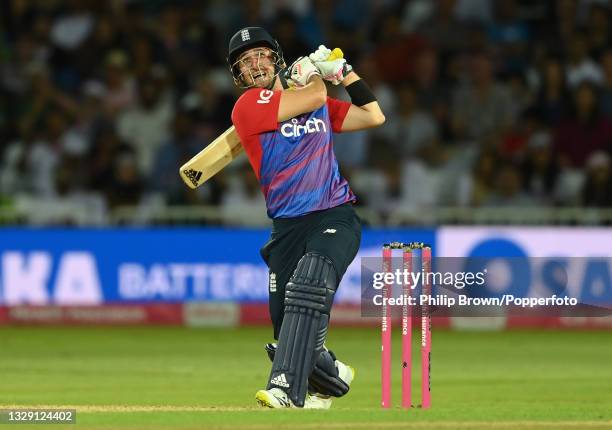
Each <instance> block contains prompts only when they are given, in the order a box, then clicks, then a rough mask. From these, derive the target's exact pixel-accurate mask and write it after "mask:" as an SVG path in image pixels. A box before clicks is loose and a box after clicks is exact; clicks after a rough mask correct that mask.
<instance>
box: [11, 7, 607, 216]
mask: <svg viewBox="0 0 612 430" xmlns="http://www.w3.org/2000/svg"><path fill="white" fill-rule="evenodd" d="M610 7H611V6H610V4H609V2H608V1H601V0H549V1H520V0H496V1H488V0H437V1H428V0H413V1H406V2H404V1H393V0H377V1H368V0H337V1H333V0H313V1H307V0H301V1H295V0H293V1H285V0H261V1H260V0H248V1H247V0H245V1H241V2H227V1H223V0H218V1H201V0H192V1H162V0H157V1H155V0H146V1H145V0H142V1H136V0H134V1H130V0H109V1H105V2H99V1H96V0H7V1H3V2H2V3H1V4H0V15H1V18H0V59H1V60H0V207H5V208H6V207H11V206H19V207H26V208H29V210H30V211H31V212H47V213H48V211H49V210H50V209H49V208H52V207H54V206H55V205H58V204H59V205H65V204H73V205H86V206H88V207H89V208H97V211H98V212H100V213H102V214H103V213H105V212H108V211H110V210H113V209H116V208H120V207H124V206H139V205H140V206H141V207H148V206H147V205H149V206H150V205H161V206H169V205H193V204H197V205H213V206H216V207H219V208H221V209H223V208H228V209H232V208H234V209H235V208H252V207H253V206H257V207H258V208H260V211H261V212H263V213H264V214H265V206H264V202H263V199H262V197H261V193H260V191H259V189H258V185H257V182H256V179H255V176H254V175H253V173H252V172H251V169H250V166H249V165H248V162H247V161H246V158H244V159H243V160H242V161H241V162H237V163H235V164H234V165H232V166H231V167H230V168H228V169H226V170H225V171H224V172H223V173H222V174H220V175H218V176H217V177H215V178H214V179H213V180H211V181H210V182H209V183H207V184H206V185H205V186H203V187H201V188H200V189H198V190H197V191H193V190H190V189H188V188H187V187H186V186H185V185H184V184H183V183H182V182H181V180H180V178H179V176H178V167H179V166H180V165H181V164H182V163H183V162H184V161H186V160H187V159H189V158H190V157H191V156H193V155H194V154H196V153H197V152H198V151H199V150H200V149H202V148H203V147H204V146H206V145H207V144H208V143H209V142H211V141H212V140H213V139H214V138H215V137H216V136H217V135H219V134H221V133H222V132H223V131H224V130H225V129H226V128H227V127H229V126H230V125H231V110H232V107H233V103H234V101H235V100H236V98H237V97H238V96H239V95H240V91H239V90H238V89H236V88H235V87H234V86H233V82H232V80H231V76H230V74H229V71H228V67H227V64H226V63H225V56H226V50H227V42H228V40H229V37H230V36H231V35H232V34H233V33H234V32H235V31H236V30H237V29H239V28H241V27H244V26H247V25H261V26H263V27H265V28H267V29H268V30H269V31H270V33H271V34H272V35H273V36H274V37H276V38H277V39H278V41H279V42H280V44H281V46H282V48H283V53H284V56H285V60H286V61H287V63H288V64H290V63H291V62H292V61H294V60H295V59H296V58H297V57H299V56H301V55H306V54H308V53H309V52H311V51H313V50H314V49H316V48H317V46H318V45H319V44H320V43H325V44H326V45H327V46H329V47H336V46H338V47H341V48H342V49H343V51H344V53H345V57H346V58H347V60H348V61H349V62H350V63H351V64H352V65H353V67H354V69H355V70H356V71H357V73H359V74H360V75H361V76H362V77H364V78H365V79H366V81H367V82H368V83H369V84H370V86H371V87H372V88H373V89H374V91H375V93H376V95H377V97H378V99H379V101H380V103H381V106H382V108H383V110H384V112H385V114H386V118H387V122H386V123H385V125H384V126H383V127H380V128H379V129H375V130H373V131H370V132H359V133H347V134H339V135H336V137H335V149H336V154H337V157H338V160H339V162H340V166H341V170H342V173H343V174H344V175H345V176H346V177H347V178H348V179H349V181H350V183H351V186H352V188H353V189H354V191H355V193H356V194H357V196H358V198H359V204H360V205H362V206H364V207H367V208H370V209H372V210H376V211H391V210H393V209H395V208H398V207H399V208H414V207H418V208H423V207H425V208H427V207H433V208H435V207H447V206H460V207H534V206H535V207H550V206H555V207H557V206H558V207H564V206H565V207H574V206H583V207H610V206H612V165H611V158H610V156H611V149H612V122H611V121H612V45H611V43H610V35H611V31H612V26H611V20H610ZM329 94H330V95H331V96H333V97H338V98H344V99H346V98H347V95H346V93H345V91H344V90H343V88H342V87H341V86H338V87H333V88H330V89H329ZM240 212H241V213H243V214H244V211H243V209H240Z"/></svg>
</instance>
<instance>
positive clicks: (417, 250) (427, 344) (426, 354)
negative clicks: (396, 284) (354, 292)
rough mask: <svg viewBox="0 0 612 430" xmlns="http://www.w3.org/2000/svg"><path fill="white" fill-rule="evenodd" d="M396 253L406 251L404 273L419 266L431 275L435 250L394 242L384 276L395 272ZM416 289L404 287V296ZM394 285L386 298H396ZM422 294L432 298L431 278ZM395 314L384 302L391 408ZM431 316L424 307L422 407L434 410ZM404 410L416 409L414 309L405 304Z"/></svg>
mask: <svg viewBox="0 0 612 430" xmlns="http://www.w3.org/2000/svg"><path fill="white" fill-rule="evenodd" d="M394 249H401V250H402V257H403V258H402V262H403V269H405V270H407V271H408V272H412V270H413V268H418V267H419V263H420V265H421V270H422V272H423V273H424V274H426V273H429V272H431V247H430V246H429V245H425V244H423V243H422V242H413V243H402V242H392V243H386V244H384V245H383V250H382V254H383V261H382V266H383V272H392V271H393V263H392V256H393V250H394ZM411 287H412V285H410V284H408V283H404V284H402V294H403V295H404V296H405V297H410V295H411V292H412V288H411ZM392 288H393V286H392V285H385V286H384V287H383V291H382V293H383V298H385V299H388V298H389V297H392V296H393V292H392ZM422 294H423V295H426V296H429V295H431V285H430V284H429V277H428V276H424V277H423V282H422ZM391 320H392V312H391V310H390V309H389V308H388V306H387V301H386V300H383V306H382V326H381V329H382V331H381V340H382V348H381V351H382V367H381V369H382V374H381V382H382V384H381V385H382V402H381V404H382V407H383V408H390V407H391V327H392V322H391ZM430 372H431V314H430V309H429V306H428V305H423V306H422V307H421V407H422V408H424V409H427V408H429V407H431V374H430ZM401 404H402V408H410V407H412V309H411V306H410V305H408V303H406V301H405V302H404V304H403V305H402V403H401Z"/></svg>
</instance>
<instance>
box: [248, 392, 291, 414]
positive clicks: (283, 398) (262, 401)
mask: <svg viewBox="0 0 612 430" xmlns="http://www.w3.org/2000/svg"><path fill="white" fill-rule="evenodd" d="M255 400H257V403H259V405H260V406H262V407H264V408H272V409H282V408H296V407H297V406H295V405H294V404H293V402H292V401H291V399H290V398H289V396H288V395H287V393H285V392H284V391H283V390H281V389H280V388H270V389H269V390H259V391H258V392H257V393H255Z"/></svg>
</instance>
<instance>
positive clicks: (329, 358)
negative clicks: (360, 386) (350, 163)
mask: <svg viewBox="0 0 612 430" xmlns="http://www.w3.org/2000/svg"><path fill="white" fill-rule="evenodd" d="M330 58H333V57H332V56H331V50H330V49H328V48H326V47H325V46H323V45H321V46H320V47H319V49H317V50H316V51H315V52H313V53H312V54H310V55H309V56H305V57H300V58H298V59H297V61H295V62H294V63H293V64H292V65H291V66H290V67H288V68H287V67H286V64H285V60H284V59H283V54H282V51H281V47H280V45H279V43H278V42H277V41H276V40H275V39H273V38H272V37H271V36H270V34H268V32H267V31H266V30H264V29H263V28H260V27H247V28H244V29H242V30H239V31H238V32H237V33H236V34H234V36H233V37H232V38H231V40H230V42H229V53H228V63H229V66H230V70H231V73H232V76H233V78H234V82H235V83H236V85H237V86H239V87H241V88H244V89H246V91H245V92H244V93H243V94H242V95H241V96H240V98H239V99H238V101H237V102H236V104H235V106H234V109H233V112H232V122H233V123H234V126H235V128H236V131H237V132H238V135H239V136H240V140H241V142H242V145H243V146H244V149H245V152H246V154H247V156H248V158H249V161H250V164H251V166H252V168H253V171H254V172H255V175H256V176H257V179H258V181H259V184H260V186H261V190H262V192H263V194H264V197H265V200H266V207H267V213H268V216H269V217H270V218H271V219H272V221H273V228H272V234H271V237H270V240H269V241H268V242H267V243H266V244H265V245H264V246H263V248H262V249H261V255H262V257H263V259H264V260H265V262H266V264H267V265H268V267H269V271H270V280H269V297H270V301H269V308H270V316H271V319H272V324H273V326H274V338H275V339H276V341H277V342H276V344H268V345H266V350H267V352H268V355H269V356H270V358H271V359H272V371H271V372H270V376H269V379H268V383H267V387H266V389H265V390H260V391H258V392H257V393H256V395H255V398H256V400H257V402H258V403H259V404H260V405H261V406H264V407H270V408H293V407H298V408H301V407H306V408H329V407H330V405H331V397H340V396H342V395H344V394H346V393H347V392H348V390H349V386H350V383H351V382H352V380H353V377H354V371H353V369H352V368H351V367H350V366H347V365H346V364H344V363H342V362H341V361H339V360H337V359H336V357H335V355H334V354H333V352H332V351H330V350H328V349H327V348H326V347H325V339H326V337H327V328H328V324H329V319H330V312H331V307H332V303H333V300H334V294H335V292H336V289H337V287H338V284H339V283H340V280H341V279H342V276H343V275H344V273H345V271H346V269H347V267H348V266H349V264H350V263H351V261H352V260H353V259H354V258H355V255H356V254H357V251H358V249H359V243H360V240H361V224H360V220H359V218H358V217H357V215H356V214H355V211H354V209H353V203H354V202H355V200H356V199H355V195H354V194H353V192H352V191H351V189H350V187H349V184H348V182H347V181H346V180H345V179H344V178H343V177H342V176H341V175H340V172H339V170H338V162H337V160H336V157H335V155H334V150H333V147H332V144H333V133H334V132H336V133H339V132H345V131H353V130H362V129H365V128H370V127H376V126H379V125H381V124H382V123H383V122H384V121H385V116H384V114H383V112H382V111H381V109H380V106H379V104H378V102H377V100H376V97H375V96H374V94H373V93H372V91H371V90H370V88H369V87H368V85H367V84H366V83H365V82H364V81H363V80H362V79H361V78H360V77H359V76H358V75H357V74H356V73H355V72H354V71H353V70H352V67H351V66H350V65H349V64H348V63H347V62H346V60H345V59H344V58H337V59H330ZM324 81H329V82H331V83H332V84H333V85H338V84H341V85H343V86H344V87H345V89H346V91H347V92H348V95H349V96H350V98H351V103H348V102H344V101H340V100H335V99H332V98H330V97H328V96H327V88H326V85H325V82H324Z"/></svg>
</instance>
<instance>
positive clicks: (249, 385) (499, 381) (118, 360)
mask: <svg viewBox="0 0 612 430" xmlns="http://www.w3.org/2000/svg"><path fill="white" fill-rule="evenodd" d="M395 335H398V330H396V331H395ZM270 336H271V331H270V329H268V328H241V329H187V328H154V327H146V328H101V327H98V328H25V327H24V328H19V327H17V328H15V327H13V328H7V327H5V328H0V409H3V408H4V409H6V408H11V407H25V406H42V405H45V406H49V407H75V408H76V409H77V424H76V425H64V426H61V425H53V426H51V428H68V429H82V428H86V429H115V428H129V429H151V428H153V429H156V428H172V429H213V428H220V429H246V428H254V429H265V430H268V429H274V430H276V429H285V428H299V429H317V430H318V429H328V428H330V429H344V428H347V429H354V430H356V429H378V428H381V429H399V428H407V429H427V430H435V429H477V430H478V429H604V428H607V429H610V428H612V406H611V405H612V332H611V331H607V332H606V331H566V332H561V331H545V330H533V331H509V332H456V331H446V330H435V329H434V331H433V351H432V408H431V409H430V410H421V409H411V410H402V409H401V408H399V406H395V407H394V408H393V409H391V410H382V409H381V408H380V406H379V404H380V331H379V330H377V329H376V328H369V329H345V328H332V330H331V331H330V336H329V339H328V345H329V346H330V347H331V348H332V349H333V350H334V351H335V352H336V353H337V354H338V357H339V358H341V359H342V360H344V361H346V362H347V363H350V364H352V365H353V366H354V367H355V368H356V370H357V374H356V379H355V381H354V383H353V386H352V387H351V391H350V393H349V394H348V395H347V396H346V397H345V398H342V399H337V400H335V401H334V404H333V406H332V409H331V410H328V411H314V410H280V411H279V410H267V409H260V408H258V407H257V405H256V404H255V401H254V394H255V391H256V390H258V389H260V388H263V387H264V385H265V383H266V378H267V375H268V372H269V368H270V364H269V362H268V358H267V356H266V354H265V352H264V349H263V346H264V344H265V343H266V342H268V341H270V340H271V338H270ZM418 340H419V336H418V333H417V332H416V331H415V335H414V341H415V344H414V347H413V352H415V361H414V362H413V366H414V387H413V392H414V394H413V396H414V398H415V400H416V401H417V402H418V401H419V397H420V378H419V375H418V374H419V371H420V363H419V361H418V360H417V359H416V357H417V356H418V355H420V349H419V346H418V344H417V342H418ZM394 341H395V343H394V351H393V353H394V358H395V362H394V363H395V366H394V375H393V376H394V380H395V381H394V382H395V383H394V388H395V391H394V392H393V401H394V404H395V405H399V401H400V384H399V382H400V380H399V379H400V363H399V337H397V336H396V337H395V338H394ZM0 427H7V428H8V427H10V428H19V429H25V428H29V427H33V428H36V429H40V428H41V427H40V425H36V426H30V425H20V426H18V427H15V426H14V425H11V426H8V425H5V426H0Z"/></svg>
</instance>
